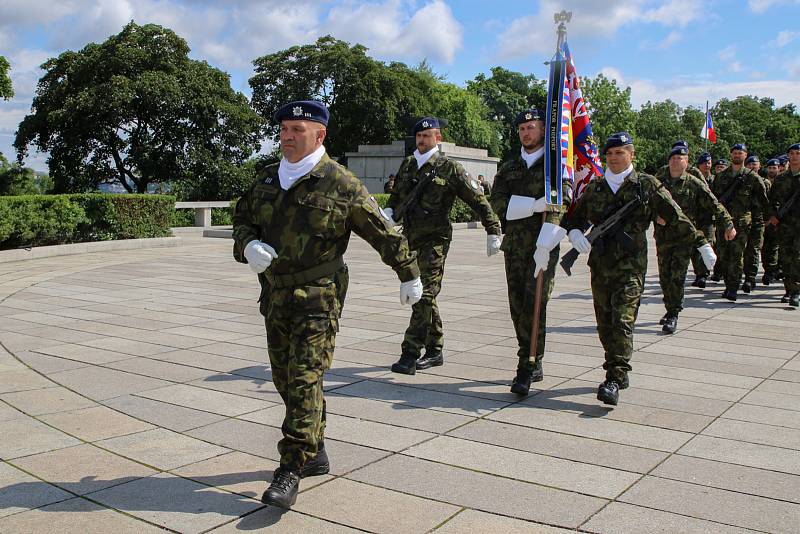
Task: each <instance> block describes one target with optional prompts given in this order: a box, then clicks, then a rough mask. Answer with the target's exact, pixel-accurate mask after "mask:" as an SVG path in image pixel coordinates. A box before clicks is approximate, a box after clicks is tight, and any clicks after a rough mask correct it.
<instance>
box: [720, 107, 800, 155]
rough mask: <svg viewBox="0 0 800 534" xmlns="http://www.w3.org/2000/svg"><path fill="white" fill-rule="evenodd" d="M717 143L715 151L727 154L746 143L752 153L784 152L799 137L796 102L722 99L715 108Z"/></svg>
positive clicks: (772, 153)
mask: <svg viewBox="0 0 800 534" xmlns="http://www.w3.org/2000/svg"><path fill="white" fill-rule="evenodd" d="M712 116H713V117H714V126H715V131H716V133H717V144H716V146H715V147H714V148H715V149H714V153H716V154H718V155H720V156H722V157H728V154H729V151H730V147H731V146H732V145H734V144H735V143H745V144H747V148H748V151H749V153H750V154H754V155H757V156H759V157H760V158H761V159H762V161H763V160H764V159H766V158H771V157H773V156H776V155H779V154H783V153H785V152H786V148H787V146H788V145H790V144H792V143H795V142H797V140H798V139H800V116H798V114H797V109H796V108H795V106H794V104H789V105H786V106H783V107H781V108H777V109H776V108H775V101H774V100H773V99H771V98H758V97H754V96H738V97H736V98H734V99H733V100H730V99H727V98H723V99H721V100H720V101H719V102H717V105H716V106H714V109H713V110H712Z"/></svg>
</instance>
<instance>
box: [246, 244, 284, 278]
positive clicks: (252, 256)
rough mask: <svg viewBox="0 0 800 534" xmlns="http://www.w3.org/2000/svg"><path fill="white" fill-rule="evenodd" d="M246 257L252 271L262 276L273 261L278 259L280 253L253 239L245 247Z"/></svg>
mask: <svg viewBox="0 0 800 534" xmlns="http://www.w3.org/2000/svg"><path fill="white" fill-rule="evenodd" d="M244 257H245V258H246V259H247V264H248V265H249V266H250V269H251V270H252V271H253V272H254V273H256V274H261V273H263V272H264V271H266V270H267V267H269V265H270V263H272V260H274V259H275V258H277V257H278V253H277V252H275V249H274V248H272V247H271V246H269V245H268V244H266V243H263V242H261V241H259V240H258V239H253V240H252V241H250V242H249V243H248V244H247V246H245V247H244Z"/></svg>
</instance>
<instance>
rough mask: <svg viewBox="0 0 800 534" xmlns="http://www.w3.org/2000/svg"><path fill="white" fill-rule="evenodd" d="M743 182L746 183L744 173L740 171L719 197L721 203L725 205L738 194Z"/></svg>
mask: <svg viewBox="0 0 800 534" xmlns="http://www.w3.org/2000/svg"><path fill="white" fill-rule="evenodd" d="M743 183H744V173H742V172H740V173H739V174H737V175H736V176H735V177H734V179H733V183H732V184H731V186H730V187H728V189H727V190H726V191H725V192H724V193H722V195H720V196H719V198H717V200H719V202H720V204H723V205H724V204H727V203H728V201H729V200H730V199H731V198H733V195H735V194H736V192H737V191H738V190H739V188H740V187H741V186H742V184H743Z"/></svg>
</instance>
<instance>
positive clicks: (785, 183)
mask: <svg viewBox="0 0 800 534" xmlns="http://www.w3.org/2000/svg"><path fill="white" fill-rule="evenodd" d="M798 188H800V172H798V173H795V174H792V171H791V169H790V170H788V171H786V172H784V173H783V174H780V175H778V176H777V177H776V178H775V182H774V183H773V184H772V188H771V190H770V195H769V207H770V212H769V213H770V216H775V217H777V216H778V210H780V209H781V207H782V206H783V205H784V204H785V203H786V202H787V201H788V200H789V199H790V198H791V197H792V195H793V194H794V193H795V191H797V190H798ZM779 223H780V224H779V225H778V242H779V244H780V261H781V270H782V271H783V285H784V287H785V288H786V293H787V294H788V295H797V294H798V293H800V200H797V201H795V202H794V204H793V205H792V209H791V210H789V213H788V214H787V215H785V216H784V217H783V219H780V220H779Z"/></svg>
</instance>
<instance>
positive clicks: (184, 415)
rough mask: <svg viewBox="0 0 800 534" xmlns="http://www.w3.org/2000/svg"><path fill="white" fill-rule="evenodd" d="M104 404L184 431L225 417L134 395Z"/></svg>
mask: <svg viewBox="0 0 800 534" xmlns="http://www.w3.org/2000/svg"><path fill="white" fill-rule="evenodd" d="M104 404H105V405H106V406H108V407H110V408H113V409H115V410H117V411H119V412H122V413H124V414H127V415H130V416H131V417H135V418H137V419H140V420H142V421H147V422H148V423H152V424H154V425H157V426H160V427H163V428H167V429H169V430H175V431H176V432H183V431H185V430H189V429H192V428H197V427H201V426H205V425H209V424H211V423H216V422H217V421H222V420H223V419H225V416H224V415H218V414H213V413H209V412H202V411H200V410H194V409H192V408H186V407H183V406H176V405H174V404H168V403H166V402H160V401H155V400H151V399H145V398H143V397H136V396H133V395H123V396H121V397H115V398H113V399H110V400H107V401H104Z"/></svg>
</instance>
